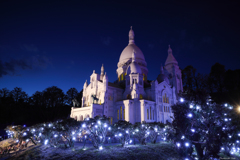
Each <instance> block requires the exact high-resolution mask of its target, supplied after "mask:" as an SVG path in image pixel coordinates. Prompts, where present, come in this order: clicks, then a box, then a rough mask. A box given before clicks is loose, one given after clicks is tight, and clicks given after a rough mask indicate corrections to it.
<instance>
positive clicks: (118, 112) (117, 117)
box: [117, 110, 119, 120]
mask: <svg viewBox="0 0 240 160" xmlns="http://www.w3.org/2000/svg"><path fill="white" fill-rule="evenodd" d="M117 118H118V120H119V110H118V111H117Z"/></svg>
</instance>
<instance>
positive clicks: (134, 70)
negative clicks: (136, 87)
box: [127, 50, 142, 74]
mask: <svg viewBox="0 0 240 160" xmlns="http://www.w3.org/2000/svg"><path fill="white" fill-rule="evenodd" d="M135 60H136V54H135V51H134V50H133V53H132V63H130V64H129V66H128V68H127V74H131V73H135V74H136V73H139V74H142V70H141V67H140V66H139V65H138V64H137V62H136V61H135Z"/></svg>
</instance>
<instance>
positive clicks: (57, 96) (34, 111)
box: [0, 86, 82, 135]
mask: <svg viewBox="0 0 240 160" xmlns="http://www.w3.org/2000/svg"><path fill="white" fill-rule="evenodd" d="M81 97H82V92H78V91H77V89H76V88H70V89H69V90H68V91H67V92H66V94H65V93H64V92H63V91H62V89H60V88H58V87H56V86H52V87H48V88H46V89H45V90H43V91H42V92H39V91H36V92H35V93H34V94H33V95H32V96H28V94H27V93H26V92H25V91H23V90H22V89H21V88H19V87H16V88H14V89H13V90H11V91H10V90H8V89H7V88H2V89H0V129H4V128H5V127H6V125H14V124H22V125H24V124H26V125H33V124H36V123H41V122H46V121H54V120H57V119H61V118H67V117H68V116H69V115H70V112H71V107H72V106H73V104H72V99H74V98H77V100H78V102H80V103H81ZM0 135H1V134H0Z"/></svg>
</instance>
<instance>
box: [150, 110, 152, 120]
mask: <svg viewBox="0 0 240 160" xmlns="http://www.w3.org/2000/svg"><path fill="white" fill-rule="evenodd" d="M150 119H152V108H151V107H150Z"/></svg>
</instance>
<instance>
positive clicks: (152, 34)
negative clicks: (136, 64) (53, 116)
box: [0, 0, 240, 95]
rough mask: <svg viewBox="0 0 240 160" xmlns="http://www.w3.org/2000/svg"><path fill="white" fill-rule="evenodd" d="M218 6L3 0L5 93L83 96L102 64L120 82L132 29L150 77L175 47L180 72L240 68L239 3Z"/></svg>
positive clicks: (0, 69) (0, 79)
mask: <svg viewBox="0 0 240 160" xmlns="http://www.w3.org/2000/svg"><path fill="white" fill-rule="evenodd" d="M100 2H101V3H100ZM120 2H121V3H120ZM193 2H194V3H193ZM216 2H217V3H211V2H210V1H206V2H203V1H199V3H196V2H195V1H191V2H188V3H182V2H180V1H179V0H178V1H171V0H168V1H166V2H161V3H160V2H158V1H144V2H140V1H135V2H133V1H132V2H131V3H130V1H126V2H125V3H124V1H91V0H89V1H86V2H83V1H80V0H79V1H77V0H75V1H71V0H69V1H53V0H51V1H49V2H47V1H36V0H34V1H10V0H5V1H1V2H0V88H4V87H6V88H8V89H10V90H12V89H13V88H14V87H21V88H22V89H23V90H24V91H26V92H27V93H28V94H29V95H32V94H33V93H34V92H35V91H37V90H38V91H42V90H44V89H45V88H47V87H50V86H53V85H55V86H58V87H59V88H61V89H63V91H64V92H66V91H67V90H68V89H69V88H71V87H75V88H77V90H78V91H80V90H81V89H82V87H83V83H84V81H85V80H86V79H87V80H88V82H89V76H90V75H91V74H92V72H93V70H96V72H97V73H100V67H101V65H102V63H103V64H104V66H105V71H106V72H107V75H108V77H109V81H110V82H113V81H115V80H116V79H117V74H116V69H117V63H118V60H119V57H120V54H121V52H122V50H123V49H124V48H125V47H126V46H127V44H128V32H129V29H130V26H133V30H134V32H135V42H136V45H137V46H138V47H139V48H140V49H141V50H142V52H143V54H144V56H145V59H146V62H147V64H148V70H149V74H148V79H151V80H153V79H155V78H156V77H157V75H158V74H159V72H160V66H161V63H162V64H164V63H165V60H166V58H167V49H168V44H170V45H171V48H172V50H173V55H174V56H175V58H176V59H177V61H178V63H179V66H180V68H181V69H183V68H185V67H186V66H187V65H193V66H194V67H195V68H196V69H197V71H199V72H200V73H209V72H210V69H211V66H212V65H213V64H215V63H216V62H219V63H221V64H223V65H225V67H226V69H239V68H240V65H239V60H240V53H239V42H240V41H239V36H240V25H239V15H240V13H239V4H238V3H237V1H225V3H222V2H220V1H216Z"/></svg>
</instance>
